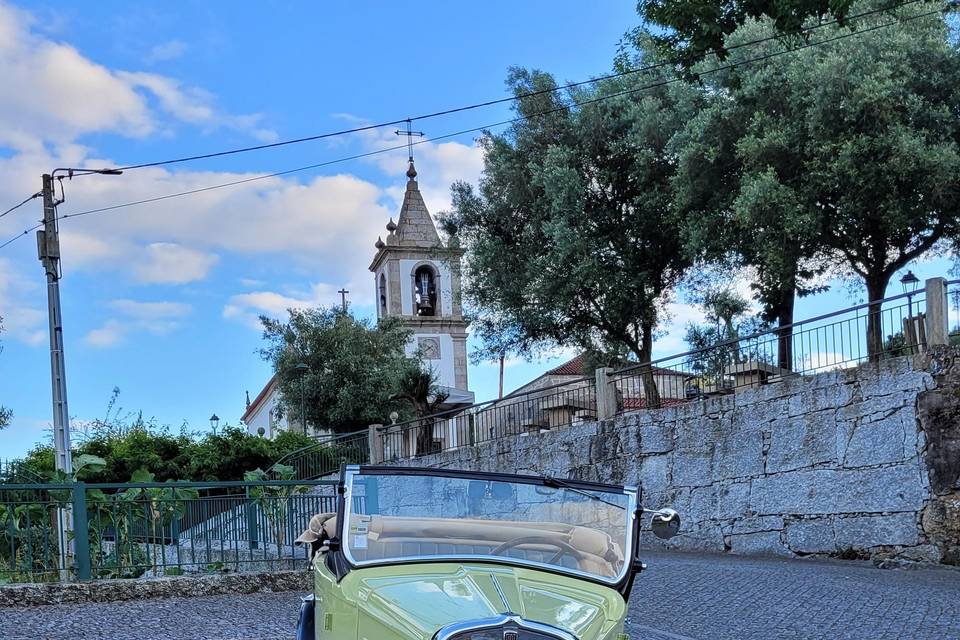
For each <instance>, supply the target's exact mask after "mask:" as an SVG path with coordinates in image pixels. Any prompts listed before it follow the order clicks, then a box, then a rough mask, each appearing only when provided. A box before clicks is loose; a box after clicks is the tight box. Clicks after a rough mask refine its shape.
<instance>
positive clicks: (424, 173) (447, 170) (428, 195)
mask: <svg viewBox="0 0 960 640" xmlns="http://www.w3.org/2000/svg"><path fill="white" fill-rule="evenodd" d="M341 117H343V118H344V119H347V117H346V116H345V115H341ZM350 121H351V122H353V123H355V124H363V123H364V122H365V121H362V120H360V119H358V118H352V119H350ZM360 135H361V136H362V137H363V139H364V144H365V146H366V148H368V149H369V150H371V151H374V150H379V149H388V148H392V147H396V146H398V145H402V144H403V143H404V142H405V141H406V140H405V138H404V137H403V136H399V137H398V136H397V135H395V134H394V133H393V132H389V131H385V130H375V131H368V132H364V133H362V134H360ZM428 137H429V136H428ZM413 154H414V159H415V161H416V168H417V182H418V184H419V187H420V193H421V195H422V196H423V199H424V202H425V203H426V205H427V209H428V210H429V211H430V213H431V214H433V215H437V214H438V213H440V212H441V211H445V210H447V209H449V208H450V185H451V184H453V183H454V182H456V181H458V180H462V181H465V182H469V183H471V184H474V185H475V184H477V182H478V181H479V179H480V174H481V172H482V171H483V150H482V149H481V148H480V147H479V146H478V145H477V144H475V143H474V142H470V143H467V144H465V143H462V142H456V141H452V140H451V141H444V142H421V143H419V144H417V145H416V146H415V147H414V148H413ZM369 160H370V162H372V163H374V164H375V165H376V166H377V167H379V168H380V170H381V171H383V173H384V174H386V175H387V176H390V178H391V183H392V184H393V185H394V186H393V187H391V188H389V189H387V194H388V195H389V196H390V197H391V199H392V200H393V201H394V206H395V207H397V210H398V211H399V206H400V204H401V203H402V202H403V192H404V187H405V185H406V180H407V178H406V171H407V166H408V164H407V152H406V148H403V149H396V150H395V151H393V152H389V153H382V154H378V155H375V156H370V159H369Z"/></svg>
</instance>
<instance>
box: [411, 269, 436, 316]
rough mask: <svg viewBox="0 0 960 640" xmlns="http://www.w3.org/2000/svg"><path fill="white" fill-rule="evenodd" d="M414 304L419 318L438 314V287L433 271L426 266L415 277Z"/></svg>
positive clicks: (418, 270)
mask: <svg viewBox="0 0 960 640" xmlns="http://www.w3.org/2000/svg"><path fill="white" fill-rule="evenodd" d="M413 281H414V289H413V302H414V306H415V308H416V310H417V315H418V316H433V315H436V313H437V287H436V283H435V278H434V272H433V269H431V268H430V267H428V266H426V265H424V266H422V267H420V268H418V269H417V271H416V273H415V274H414V277H413Z"/></svg>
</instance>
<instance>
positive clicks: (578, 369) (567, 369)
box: [543, 353, 586, 376]
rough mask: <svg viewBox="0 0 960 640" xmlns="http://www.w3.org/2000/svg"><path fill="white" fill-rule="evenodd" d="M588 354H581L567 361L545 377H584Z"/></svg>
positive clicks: (551, 370) (548, 372)
mask: <svg viewBox="0 0 960 640" xmlns="http://www.w3.org/2000/svg"><path fill="white" fill-rule="evenodd" d="M585 355H586V354H583V353H581V354H580V355H578V356H576V357H574V358H571V359H570V360H567V361H566V362H564V363H563V364H561V365H560V366H559V367H554V368H553V369H550V371H547V372H546V373H544V374H543V375H545V376H582V375H583V366H584V365H585V364H586V362H585V358H584V356H585Z"/></svg>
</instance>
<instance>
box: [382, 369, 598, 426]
mask: <svg viewBox="0 0 960 640" xmlns="http://www.w3.org/2000/svg"><path fill="white" fill-rule="evenodd" d="M592 380H593V378H592V377H590V376H581V377H579V378H576V379H574V380H567V381H565V382H558V383H557V384H551V385H549V386H546V387H540V388H539V389H535V390H533V391H527V392H525V393H516V392H514V393H510V394H507V395H505V396H503V397H502V398H494V399H493V400H484V401H483V402H475V403H474V404H471V405H467V406H466V407H455V408H453V409H447V410H445V411H440V412H437V413H431V414H430V415H428V416H421V417H419V418H411V419H410V420H404V421H403V422H397V423H394V424H387V425H383V426H384V428H387V427H405V426H407V425H411V424H413V423H415V422H422V421H424V420H428V419H430V418H441V417H443V416H447V415H449V414H455V415H460V414H463V413H466V412H467V411H468V410H470V409H480V408H482V407H486V406H489V405H494V404H497V403H500V402H504V401H505V400H510V399H511V398H512V399H514V400H516V399H519V398H523V397H524V396H532V395H534V394H537V396H540V395H542V394H543V392H544V391H551V390H553V389H559V388H560V387H569V386H570V385H574V384H578V383H581V382H589V381H592Z"/></svg>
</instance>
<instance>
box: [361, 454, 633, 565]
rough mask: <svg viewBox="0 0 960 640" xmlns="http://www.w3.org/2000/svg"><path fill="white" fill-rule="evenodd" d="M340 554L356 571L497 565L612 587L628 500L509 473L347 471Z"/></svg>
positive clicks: (626, 534)
mask: <svg viewBox="0 0 960 640" xmlns="http://www.w3.org/2000/svg"><path fill="white" fill-rule="evenodd" d="M345 479H346V485H347V495H346V498H347V499H346V500H345V501H344V504H345V511H346V512H345V514H344V515H345V518H344V522H345V525H346V526H345V527H344V530H343V549H344V552H345V553H346V555H347V558H348V559H349V560H350V562H351V563H352V564H353V565H355V566H367V565H375V564H386V563H394V562H405V561H411V560H416V559H425V558H427V559H431V560H436V559H450V560H464V559H467V560H487V561H490V560H496V561H498V562H510V563H513V564H527V565H533V566H537V567H540V568H544V567H546V568H550V569H551V570H556V571H561V572H566V573H571V574H580V575H586V576H588V577H591V578H594V579H599V580H601V581H604V582H609V583H616V582H619V581H620V580H621V579H622V578H623V576H624V575H625V573H626V570H627V564H628V562H627V561H626V560H625V559H626V558H629V557H630V554H631V552H632V549H631V535H630V532H631V523H632V520H633V510H634V508H635V505H636V494H635V493H634V492H633V491H627V490H624V489H620V488H612V487H611V488H607V487H598V486H593V485H586V484H580V483H569V484H568V483H567V482H565V481H550V482H548V484H544V482H542V481H537V480H533V479H519V478H517V479H513V478H511V477H510V476H495V477H492V478H487V477H486V476H476V475H475V476H472V477H471V476H466V477H465V476H458V475H455V474H453V473H451V475H449V476H448V475H437V474H436V473H422V474H421V473H417V472H410V471H406V472H399V471H394V472H391V471H384V470H377V471H367V470H361V471H348V472H347V475H346V478H345Z"/></svg>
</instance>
